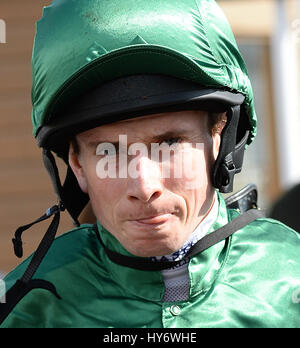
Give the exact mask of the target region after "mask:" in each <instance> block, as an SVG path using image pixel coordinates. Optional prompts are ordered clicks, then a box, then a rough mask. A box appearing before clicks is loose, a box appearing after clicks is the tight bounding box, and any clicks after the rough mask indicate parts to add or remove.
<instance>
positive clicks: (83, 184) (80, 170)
mask: <svg viewBox="0 0 300 348" xmlns="http://www.w3.org/2000/svg"><path fill="white" fill-rule="evenodd" d="M80 157H81V156H80V154H79V153H77V152H76V151H75V150H74V146H73V144H70V148H69V164H70V167H71V168H72V170H73V173H74V175H75V177H76V179H77V181H78V184H79V186H80V188H81V191H83V192H84V193H88V185H87V178H86V174H85V170H84V167H83V166H82V159H81V158H80Z"/></svg>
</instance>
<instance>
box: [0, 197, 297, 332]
mask: <svg viewBox="0 0 300 348" xmlns="http://www.w3.org/2000/svg"><path fill="white" fill-rule="evenodd" d="M237 215H238V212H237V211H235V210H228V209H227V208H226V205H225V202H224V200H223V198H222V197H221V196H220V195H219V212H218V217H217V220H216V221H215V223H214V224H213V226H211V229H210V232H209V233H213V231H214V230H215V229H217V228H219V227H221V226H223V225H225V224H226V223H227V222H228V221H229V220H231V219H233V218H235V217H236V216H237ZM98 226H99V228H100V229H101V236H102V239H103V241H104V243H105V245H107V246H108V247H109V248H110V249H113V250H115V251H117V252H121V253H123V254H126V255H129V253H128V252H126V251H125V250H124V249H123V247H122V246H121V245H120V244H119V243H118V242H117V241H116V240H115V239H114V237H113V236H111V235H110V234H109V233H108V232H107V231H106V230H104V228H103V227H101V225H100V224H98ZM28 262H29V260H26V261H24V262H23V263H22V264H21V265H19V266H18V267H17V268H16V269H15V270H14V271H12V272H11V273H10V274H9V275H8V276H7V277H6V279H5V280H6V285H7V288H9V287H10V286H12V285H13V283H14V282H15V280H16V279H17V278H18V277H20V276H21V275H22V273H23V272H24V270H25V267H26V265H27V264H28ZM299 265H300V234H298V233H296V232H295V231H293V230H292V229H290V228H288V227H286V226H285V225H283V224H282V223H280V222H278V221H275V220H271V219H265V218H260V219H257V220H255V221H254V222H252V223H251V224H249V225H247V226H246V227H244V228H242V229H241V230H239V231H237V232H235V233H234V234H233V235H232V236H231V237H230V238H229V239H228V240H227V241H222V242H219V243H218V244H216V245H214V246H212V247H210V248H209V249H207V250H205V251H204V252H203V253H201V254H199V255H197V256H194V257H193V258H192V259H191V260H190V262H189V267H188V272H189V277H190V296H189V299H188V301H181V302H162V298H163V294H164V282H163V278H162V275H161V272H160V271H138V270H134V269H131V268H127V267H123V266H119V265H117V264H114V263H113V262H111V261H110V260H109V259H108V257H107V256H106V254H105V252H104V250H103V248H102V247H101V244H100V243H99V241H98V239H97V237H96V234H95V232H94V230H93V228H92V225H87V224H85V225H82V226H80V227H79V228H76V229H74V230H72V231H70V232H68V233H65V234H64V235H62V236H60V237H58V238H56V240H55V242H54V244H53V246H52V247H51V249H50V250H49V252H48V254H47V255H46V257H45V259H44V260H43V262H42V264H41V266H40V267H39V269H38V271H37V272H36V274H35V276H34V278H41V279H45V280H48V281H50V282H53V283H54V285H55V286H56V289H57V292H58V293H59V295H60V296H61V297H62V299H61V300H59V299H57V298H56V297H55V296H54V295H53V294H51V293H50V292H49V291H46V290H42V289H35V290H33V291H31V292H29V293H28V294H27V295H26V296H25V297H24V298H23V299H22V300H21V301H20V302H19V303H18V304H17V306H16V307H15V309H14V310H13V312H12V313H11V314H10V315H9V316H8V317H7V319H6V320H5V321H4V322H3V324H2V327H105V328H111V327H122V328H125V327H127V328H135V327H143V328H161V327H164V328H207V327H210V328H216V327H220V328H221V327H226V328H237V327H240V328H246V327H251V328H256V327H298V328H299V327H300V267H299ZM174 305H175V306H177V307H175V309H174Z"/></svg>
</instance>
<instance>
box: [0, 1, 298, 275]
mask: <svg viewBox="0 0 300 348" xmlns="http://www.w3.org/2000/svg"><path fill="white" fill-rule="evenodd" d="M50 2H51V1H50V0H26V1H24V0H13V1H12V0H0V231H1V233H0V278H1V274H2V275H3V274H5V273H7V272H9V271H10V270H11V269H12V268H14V267H15V266H16V265H17V264H19V263H20V261H22V260H20V259H17V258H16V256H15V255H14V253H13V248H12V243H11V239H12V237H13V234H14V232H15V230H16V228H17V227H18V226H20V225H25V224H27V223H30V222H32V221H33V220H35V219H36V218H38V217H39V216H41V215H42V214H43V213H44V212H45V210H46V209H47V208H48V207H50V206H52V205H53V204H55V203H56V197H55V195H54V193H53V190H52V185H51V182H50V179H49V178H48V174H47V173H46V171H45V169H44V167H43V164H42V157H41V150H40V149H39V148H38V147H37V145H36V142H35V139H34V138H33V136H32V128H31V119H30V118H31V51H32V45H33V38H34V33H35V22H36V21H37V20H38V19H39V18H40V17H41V14H42V9H43V6H47V5H48V4H50ZM217 2H218V3H219V5H220V6H221V7H222V9H223V10H224V12H225V14H226V16H227V18H228V20H229V22H230V24H231V26H232V29H233V32H234V34H235V36H236V39H237V43H238V46H239V48H240V50H241V53H242V55H243V56H244V59H245V61H246V65H247V67H248V70H249V75H250V78H251V81H252V85H253V89H254V96H255V103H256V111H257V115H258V120H259V122H258V135H257V138H256V140H255V142H254V143H253V144H252V145H251V146H250V147H249V148H248V149H247V151H246V154H245V162H244V167H243V171H242V173H241V174H239V175H237V176H236V180H235V187H234V191H237V190H239V189H241V188H242V187H244V186H245V185H247V184H248V183H255V184H256V185H257V187H258V191H259V197H258V198H259V199H258V201H259V206H260V207H261V208H264V209H267V211H270V210H271V207H272V206H273V204H274V203H275V202H276V201H277V200H278V199H279V198H280V197H282V195H283V194H285V193H286V192H287V191H288V190H290V189H291V188H293V187H294V186H295V185H297V184H298V183H300V156H299V151H300V117H299V114H300V102H299V99H300V98H299V96H300V66H299V65H300V64H299V63H300V0H217ZM66 20H67V19H66ZM59 167H60V170H62V168H63V166H62V165H61V164H59ZM299 195H300V193H299ZM297 197H299V201H300V196H297ZM295 204H296V203H294V205H295ZM299 206H300V204H299V203H298V205H296V209H297V211H299V216H300V209H299ZM85 219H86V215H85V214H83V215H82V217H81V221H85ZM49 223H50V220H47V221H46V222H43V223H40V224H38V225H37V226H33V227H32V228H31V229H30V230H27V231H25V232H24V237H23V241H24V257H23V259H24V258H25V257H27V256H28V255H29V254H30V253H31V252H32V251H34V250H35V248H36V247H37V245H38V243H39V241H40V240H41V238H42V236H43V233H44V232H45V230H46V228H47V227H48V225H49ZM72 227H73V226H72V222H71V220H70V218H69V216H68V215H67V213H63V214H62V218H61V224H60V227H59V231H58V234H60V233H62V232H65V231H67V230H69V229H71V228H72Z"/></svg>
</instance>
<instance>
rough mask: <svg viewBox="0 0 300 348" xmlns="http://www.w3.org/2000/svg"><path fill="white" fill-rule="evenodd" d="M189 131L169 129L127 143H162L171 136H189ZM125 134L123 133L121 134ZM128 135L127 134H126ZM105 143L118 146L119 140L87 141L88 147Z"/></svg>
mask: <svg viewBox="0 0 300 348" xmlns="http://www.w3.org/2000/svg"><path fill="white" fill-rule="evenodd" d="M187 133H188V130H178V131H167V132H164V133H161V134H158V135H154V136H150V137H148V138H145V139H144V141H135V142H132V143H128V144H127V145H128V146H130V145H131V144H134V143H144V144H147V143H160V142H162V141H163V140H165V139H170V138H176V137H182V138H184V139H185V138H187ZM120 135H123V134H120ZM124 135H126V134H124ZM103 143H109V144H112V145H113V146H114V147H116V148H118V147H119V140H117V141H110V140H91V141H89V142H88V143H87V146H88V147H93V148H94V147H97V146H98V145H99V144H103Z"/></svg>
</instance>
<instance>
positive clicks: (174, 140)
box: [161, 137, 181, 146]
mask: <svg viewBox="0 0 300 348" xmlns="http://www.w3.org/2000/svg"><path fill="white" fill-rule="evenodd" d="M180 141H181V139H180V138H179V137H177V138H169V139H166V140H164V141H162V142H161V143H166V144H167V145H169V146H170V145H173V144H177V143H180Z"/></svg>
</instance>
